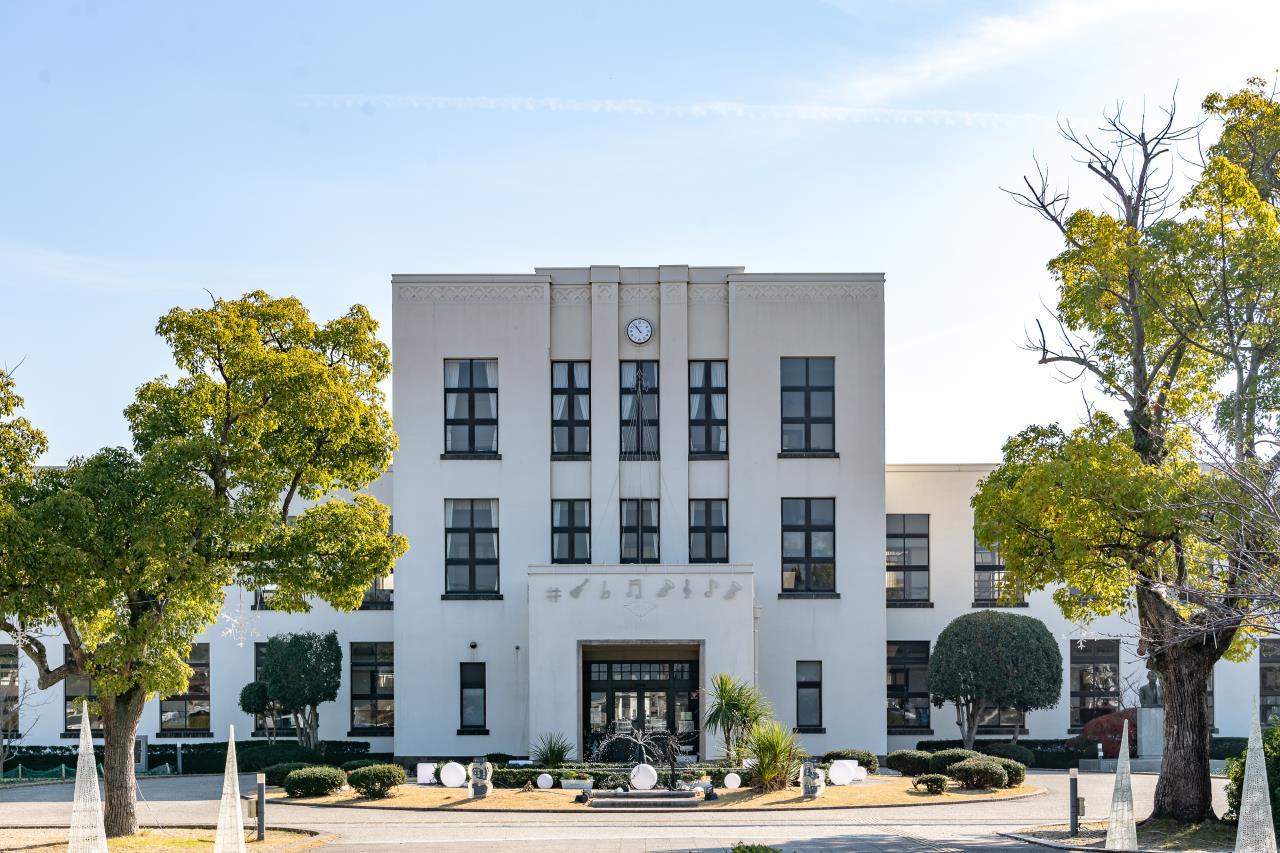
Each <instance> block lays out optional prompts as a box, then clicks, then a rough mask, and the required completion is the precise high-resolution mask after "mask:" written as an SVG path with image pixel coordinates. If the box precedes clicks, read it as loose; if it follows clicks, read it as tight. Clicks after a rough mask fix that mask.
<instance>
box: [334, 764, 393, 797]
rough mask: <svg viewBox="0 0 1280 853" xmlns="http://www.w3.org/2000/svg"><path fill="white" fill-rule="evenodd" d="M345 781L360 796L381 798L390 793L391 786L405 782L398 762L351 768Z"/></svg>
mask: <svg viewBox="0 0 1280 853" xmlns="http://www.w3.org/2000/svg"><path fill="white" fill-rule="evenodd" d="M347 781H348V782H349V783H350V784H351V787H352V788H355V789H356V791H358V792H359V793H360V796H362V797H366V798H368V799H370V800H381V799H383V798H385V797H387V796H388V795H389V794H390V793H391V789H392V788H394V787H396V786H397V785H403V784H404V783H405V775H404V768H403V767H401V766H400V765H399V764H371V765H369V766H368V767H360V768H358V769H356V770H352V771H351V773H350V774H349V775H348V776H347Z"/></svg>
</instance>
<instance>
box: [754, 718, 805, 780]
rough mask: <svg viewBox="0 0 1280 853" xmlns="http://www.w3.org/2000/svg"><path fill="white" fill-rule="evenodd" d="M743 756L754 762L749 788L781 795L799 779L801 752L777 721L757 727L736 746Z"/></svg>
mask: <svg viewBox="0 0 1280 853" xmlns="http://www.w3.org/2000/svg"><path fill="white" fill-rule="evenodd" d="M738 746H739V748H740V749H741V750H742V753H743V754H744V755H746V756H747V757H748V758H754V759H755V764H753V765H752V767H751V771H750V772H751V784H752V785H753V786H754V787H756V788H760V789H761V790H763V791H782V790H785V789H787V788H789V787H791V783H792V782H793V781H795V779H796V778H797V777H798V776H799V775H800V762H801V761H802V760H803V759H804V757H805V754H804V749H802V748H801V746H800V742H799V741H798V740H797V739H796V736H795V734H794V733H793V732H792V731H791V729H790V728H788V727H787V726H784V725H782V724H781V723H779V722H776V721H770V722H762V723H757V724H756V726H755V728H753V729H752V730H751V731H750V733H748V734H747V736H746V737H744V738H743V739H742V740H741V742H739V744H738Z"/></svg>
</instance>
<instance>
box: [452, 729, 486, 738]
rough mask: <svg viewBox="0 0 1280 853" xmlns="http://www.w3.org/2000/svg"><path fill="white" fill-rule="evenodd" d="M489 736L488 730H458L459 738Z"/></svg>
mask: <svg viewBox="0 0 1280 853" xmlns="http://www.w3.org/2000/svg"><path fill="white" fill-rule="evenodd" d="M488 734H489V730H488V729H458V736H459V737H467V736H473V735H474V736H485V735H488Z"/></svg>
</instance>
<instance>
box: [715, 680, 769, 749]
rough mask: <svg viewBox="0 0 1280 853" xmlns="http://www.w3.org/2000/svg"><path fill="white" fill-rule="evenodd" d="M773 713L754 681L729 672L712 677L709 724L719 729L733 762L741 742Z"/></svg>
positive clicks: (716, 729)
mask: <svg viewBox="0 0 1280 853" xmlns="http://www.w3.org/2000/svg"><path fill="white" fill-rule="evenodd" d="M771 713H772V709H771V708H770V707H769V703H768V702H767V701H766V700H765V698H764V696H763V695H761V693H760V690H759V689H758V688H757V687H756V686H755V685H753V684H748V683H747V682H746V681H745V680H743V679H738V678H734V677H733V676H731V675H729V674H728V673H727V672H722V673H719V674H718V675H716V676H714V677H712V679H711V702H710V703H709V704H708V706H707V717H706V726H707V728H708V729H710V730H711V731H718V732H720V736H721V738H723V739H724V753H725V755H726V756H727V757H728V759H729V761H730V762H731V763H736V762H737V759H738V754H737V753H738V742H739V741H740V740H742V738H743V737H744V736H745V735H746V734H747V733H748V732H750V731H751V730H752V729H754V728H755V727H756V725H757V724H758V723H760V722H761V721H762V720H764V719H765V718H767V717H768V716H769V715H770V714H771Z"/></svg>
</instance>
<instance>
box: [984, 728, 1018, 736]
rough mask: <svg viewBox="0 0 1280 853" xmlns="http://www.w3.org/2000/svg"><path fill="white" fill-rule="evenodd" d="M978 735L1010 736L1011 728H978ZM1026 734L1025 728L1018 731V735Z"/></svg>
mask: <svg viewBox="0 0 1280 853" xmlns="http://www.w3.org/2000/svg"><path fill="white" fill-rule="evenodd" d="M977 733H978V734H979V735H1011V734H1013V726H978V732H977ZM1025 734H1028V732H1027V728H1026V726H1023V727H1022V728H1020V729H1018V735H1019V736H1022V735H1025Z"/></svg>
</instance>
